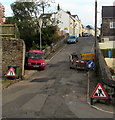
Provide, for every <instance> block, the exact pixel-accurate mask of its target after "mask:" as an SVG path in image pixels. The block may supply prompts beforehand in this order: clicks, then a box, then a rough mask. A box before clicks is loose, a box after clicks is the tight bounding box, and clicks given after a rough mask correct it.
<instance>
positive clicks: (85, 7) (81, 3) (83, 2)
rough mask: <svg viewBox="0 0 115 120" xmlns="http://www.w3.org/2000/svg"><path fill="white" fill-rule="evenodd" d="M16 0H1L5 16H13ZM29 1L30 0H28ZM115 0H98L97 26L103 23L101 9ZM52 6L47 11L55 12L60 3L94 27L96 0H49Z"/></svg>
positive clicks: (83, 22)
mask: <svg viewBox="0 0 115 120" xmlns="http://www.w3.org/2000/svg"><path fill="white" fill-rule="evenodd" d="M15 1H16V0H0V3H2V4H3V5H4V6H5V16H6V17H8V16H12V15H13V12H12V10H11V7H10V4H12V3H13V2H15ZM27 1H28V0H27ZM35 1H36V0H35ZM38 1H39V0H38ZM44 1H48V0H44ZM114 1H115V0H97V11H98V13H97V26H98V27H100V24H101V10H102V6H113V2H114ZM49 2H50V3H51V7H50V8H47V10H45V11H47V12H55V11H56V6H57V5H58V4H59V5H60V7H61V9H63V10H64V11H70V12H71V14H72V15H78V16H79V19H80V20H81V22H82V24H83V25H84V26H86V25H91V26H93V27H94V23H95V0H49Z"/></svg>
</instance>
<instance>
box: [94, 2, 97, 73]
mask: <svg viewBox="0 0 115 120" xmlns="http://www.w3.org/2000/svg"><path fill="white" fill-rule="evenodd" d="M94 50H95V72H96V73H97V67H96V66H97V0H95V46H94Z"/></svg>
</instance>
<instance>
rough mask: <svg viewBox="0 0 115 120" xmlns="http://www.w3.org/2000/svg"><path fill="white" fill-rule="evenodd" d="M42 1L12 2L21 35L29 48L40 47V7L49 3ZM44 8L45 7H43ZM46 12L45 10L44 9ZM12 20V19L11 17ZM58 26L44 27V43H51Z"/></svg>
mask: <svg viewBox="0 0 115 120" xmlns="http://www.w3.org/2000/svg"><path fill="white" fill-rule="evenodd" d="M39 3H40V2H36V3H34V2H14V3H12V4H11V8H12V10H13V13H14V16H13V19H14V21H15V22H16V23H17V26H18V28H19V31H20V37H21V39H23V40H24V41H25V44H26V48H27V50H29V49H31V48H36V49H38V47H39V42H40V40H39V38H40V34H39V28H40V26H39V18H38V15H39V11H40V9H39V7H41V5H42V8H43V7H45V5H47V4H48V3H47V2H46V3H40V4H39ZM43 9H44V8H43ZM43 13H44V10H43ZM10 20H11V19H10ZM56 34H57V33H56V26H46V27H45V28H42V44H43V46H47V45H50V44H51V43H52V42H53V41H54V40H53V39H54V36H58V35H56Z"/></svg>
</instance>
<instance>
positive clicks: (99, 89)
mask: <svg viewBox="0 0 115 120" xmlns="http://www.w3.org/2000/svg"><path fill="white" fill-rule="evenodd" d="M91 98H102V99H108V98H109V96H108V94H107V93H106V91H105V89H104V87H103V86H102V85H101V83H98V85H97V86H96V88H95V90H94V91H93V93H92V95H91Z"/></svg>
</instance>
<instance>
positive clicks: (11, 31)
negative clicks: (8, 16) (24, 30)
mask: <svg viewBox="0 0 115 120" xmlns="http://www.w3.org/2000/svg"><path fill="white" fill-rule="evenodd" d="M0 36H2V37H13V38H19V37H20V35H19V31H18V28H17V26H16V24H0Z"/></svg>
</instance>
